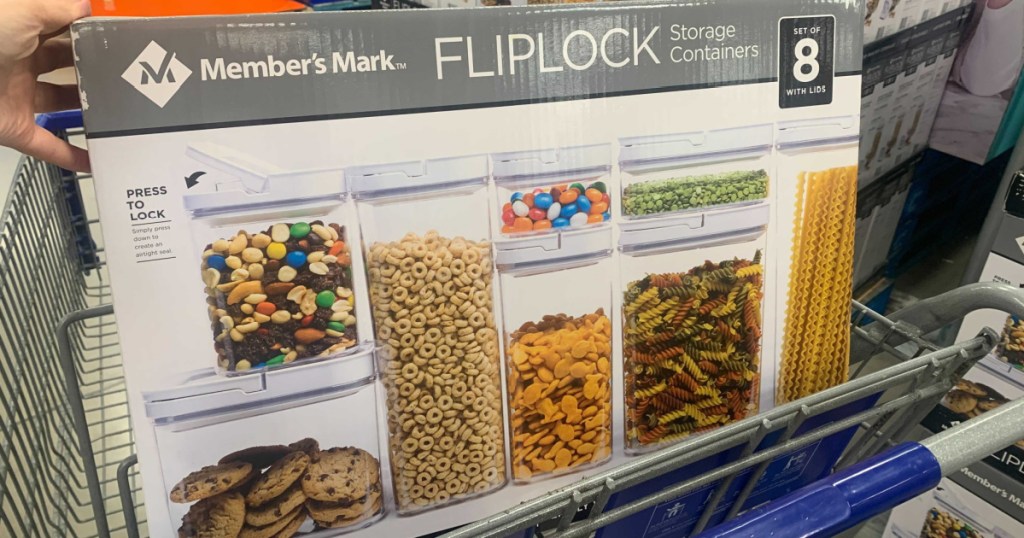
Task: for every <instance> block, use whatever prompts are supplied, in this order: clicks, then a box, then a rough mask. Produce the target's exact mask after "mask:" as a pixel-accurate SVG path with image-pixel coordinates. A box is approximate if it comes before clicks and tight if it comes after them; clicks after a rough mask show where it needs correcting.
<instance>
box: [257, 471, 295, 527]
mask: <svg viewBox="0 0 1024 538" xmlns="http://www.w3.org/2000/svg"><path fill="white" fill-rule="evenodd" d="M305 501H306V494H305V493H303V492H302V485H301V484H299V483H298V481H296V482H295V483H294V484H292V485H291V486H290V487H289V488H288V489H287V490H286V491H285V492H284V493H282V494H281V495H280V496H279V497H277V498H275V499H272V500H270V501H267V502H266V503H264V504H263V506H260V507H259V508H250V509H249V510H248V511H247V512H246V513H245V522H246V524H248V525H252V526H253V527H262V526H264V525H270V524H271V523H273V522H275V521H277V520H279V519H281V518H283V517H285V516H287V515H288V514H290V513H291V512H292V510H295V508H297V507H299V506H301V505H302V503H303V502H305Z"/></svg>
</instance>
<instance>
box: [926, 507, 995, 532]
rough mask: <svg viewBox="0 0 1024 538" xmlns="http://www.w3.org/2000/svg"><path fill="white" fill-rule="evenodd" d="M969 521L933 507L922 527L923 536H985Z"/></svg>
mask: <svg viewBox="0 0 1024 538" xmlns="http://www.w3.org/2000/svg"><path fill="white" fill-rule="evenodd" d="M983 536H984V535H983V534H981V533H980V532H978V531H977V530H976V529H975V528H974V527H972V526H971V525H970V524H969V523H964V522H963V521H961V520H960V519H959V518H957V517H955V516H953V515H952V514H950V513H949V512H945V511H943V510H939V509H938V508H932V509H931V510H929V511H928V515H927V516H926V517H925V520H924V527H923V528H921V538H983Z"/></svg>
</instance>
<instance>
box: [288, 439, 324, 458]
mask: <svg viewBox="0 0 1024 538" xmlns="http://www.w3.org/2000/svg"><path fill="white" fill-rule="evenodd" d="M288 448H290V449H292V450H297V451H299V452H305V453H306V455H307V456H310V457H312V456H313V454H316V453H317V452H320V443H318V442H317V440H316V439H313V438H311V437H307V438H305V439H299V440H298V441H295V442H294V443H292V444H290V445H288Z"/></svg>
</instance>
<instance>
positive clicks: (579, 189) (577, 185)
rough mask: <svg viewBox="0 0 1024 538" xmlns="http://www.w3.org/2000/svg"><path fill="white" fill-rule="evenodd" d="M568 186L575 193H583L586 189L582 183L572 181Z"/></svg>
mask: <svg viewBox="0 0 1024 538" xmlns="http://www.w3.org/2000/svg"><path fill="white" fill-rule="evenodd" d="M569 188H570V189H573V190H575V191H576V194H583V191H585V190H587V188H586V187H584V186H583V184H582V183H573V184H572V185H569Z"/></svg>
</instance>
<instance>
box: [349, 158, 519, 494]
mask: <svg viewBox="0 0 1024 538" xmlns="http://www.w3.org/2000/svg"><path fill="white" fill-rule="evenodd" d="M345 175H346V180H347V182H348V185H349V188H350V190H351V192H352V194H353V196H354V198H355V201H356V206H357V209H358V212H359V220H360V226H361V235H362V238H363V248H364V252H365V257H366V261H367V275H368V281H369V287H370V288H369V289H370V303H371V310H372V318H373V325H374V334H375V336H376V341H377V354H378V368H379V371H380V376H381V380H382V381H383V385H384V388H385V390H386V395H385V396H386V401H387V422H388V434H389V435H388V441H389V456H390V462H391V463H390V466H391V470H392V476H391V478H392V484H393V486H394V492H395V502H396V505H397V508H398V512H399V513H401V514H409V513H414V512H418V511H421V510H425V509H429V508H433V507H438V506H442V505H446V504H449V503H453V502H456V501H459V500H463V499H467V498H470V497H474V496H477V495H481V494H484V493H486V492H489V491H491V490H494V489H496V488H499V487H501V486H503V485H504V484H505V483H506V482H507V478H506V471H505V437H504V427H503V422H504V420H503V409H502V408H503V405H502V390H501V370H500V368H501V366H500V362H499V361H500V359H499V355H498V351H499V345H498V333H497V330H496V327H495V321H494V318H495V316H494V313H495V306H494V286H493V273H494V267H493V262H492V256H491V245H490V242H489V240H488V238H489V223H490V215H489V209H490V207H491V206H490V204H488V203H487V199H488V194H487V181H488V166H487V159H486V157H484V156H471V157H460V158H451V159H434V160H428V161H415V162H406V163H398V164H387V165H379V166H364V167H356V168H352V169H347V170H346V171H345ZM431 461H432V462H433V464H426V462H431Z"/></svg>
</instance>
